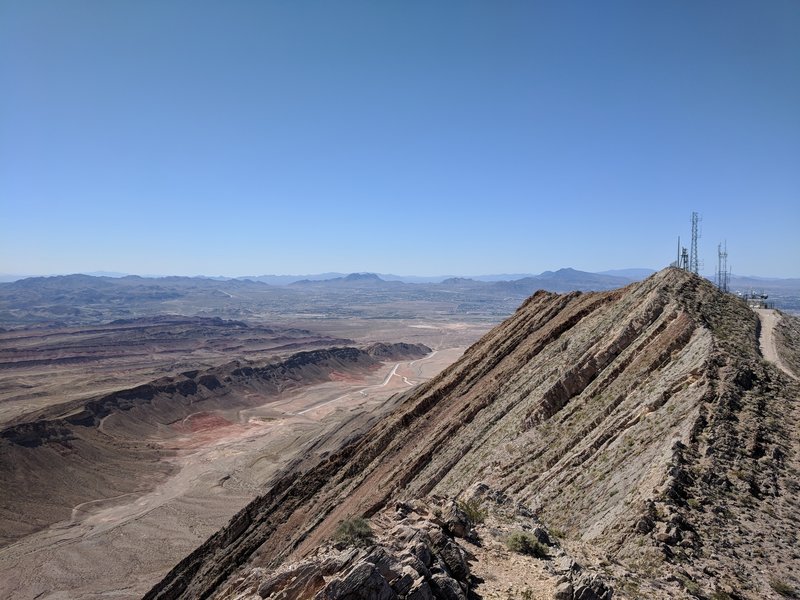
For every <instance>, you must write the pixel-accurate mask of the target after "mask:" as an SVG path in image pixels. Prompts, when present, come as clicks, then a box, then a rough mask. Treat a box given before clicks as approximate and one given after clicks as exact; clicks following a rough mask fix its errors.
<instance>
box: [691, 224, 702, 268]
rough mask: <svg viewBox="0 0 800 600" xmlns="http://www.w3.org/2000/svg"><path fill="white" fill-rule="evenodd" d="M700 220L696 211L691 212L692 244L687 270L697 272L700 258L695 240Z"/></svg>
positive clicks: (697, 235)
mask: <svg viewBox="0 0 800 600" xmlns="http://www.w3.org/2000/svg"><path fill="white" fill-rule="evenodd" d="M699 222H700V215H698V214H697V213H696V212H693V213H692V246H691V250H690V253H689V270H690V271H691V272H692V273H694V274H697V273H698V271H700V258H699V257H698V255H697V240H698V238H699V237H700V233H699V231H698V223H699Z"/></svg>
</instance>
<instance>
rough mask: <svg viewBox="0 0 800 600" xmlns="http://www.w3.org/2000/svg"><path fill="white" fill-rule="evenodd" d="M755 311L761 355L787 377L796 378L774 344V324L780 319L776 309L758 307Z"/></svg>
mask: <svg viewBox="0 0 800 600" xmlns="http://www.w3.org/2000/svg"><path fill="white" fill-rule="evenodd" d="M756 313H758V318H759V319H761V338H760V340H759V344H760V346H761V354H762V356H763V357H764V358H765V359H766V360H768V361H770V362H771V363H774V364H775V365H776V366H777V367H778V368H779V369H780V370H781V371H783V372H784V373H786V374H787V375H788V376H789V377H791V378H793V379H797V377H798V376H797V375H796V374H795V373H793V372H792V370H791V369H790V368H789V367H788V365H786V363H784V362H783V361H782V360H781V357H780V355H779V354H778V349H777V347H776V346H775V326H776V325H777V324H778V322H779V321H780V315H779V314H778V311H776V310H772V309H766V308H759V309H756Z"/></svg>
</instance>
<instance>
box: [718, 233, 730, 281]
mask: <svg viewBox="0 0 800 600" xmlns="http://www.w3.org/2000/svg"><path fill="white" fill-rule="evenodd" d="M719 277H720V280H719V281H720V286H719V289H721V290H722V291H723V292H727V291H728V281H729V280H730V271H729V270H728V242H727V240H726V241H725V243H724V244H723V245H721V246H720V248H719Z"/></svg>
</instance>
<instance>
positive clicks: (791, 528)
mask: <svg viewBox="0 0 800 600" xmlns="http://www.w3.org/2000/svg"><path fill="white" fill-rule="evenodd" d="M782 318H783V319H786V320H787V322H788V323H790V325H789V326H785V327H782V328H781V329H780V335H779V336H777V339H778V340H779V343H780V344H782V345H783V346H789V347H794V348H796V347H797V340H796V339H795V336H796V332H797V328H796V324H794V323H793V322H792V321H791V318H789V317H786V316H784V317H782ZM758 335H759V325H758V318H757V317H756V315H755V314H754V313H753V312H752V311H751V310H750V309H748V308H747V306H746V305H745V304H744V303H743V302H742V301H741V300H739V299H737V298H735V297H733V296H731V295H728V294H723V293H721V292H719V291H718V290H716V289H715V288H714V287H713V286H712V285H710V284H709V283H708V282H707V281H704V280H702V279H701V278H699V277H697V276H694V275H692V274H690V273H686V272H684V271H680V270H677V269H666V270H664V271H661V272H659V273H657V274H655V275H654V276H652V277H650V278H649V279H647V280H645V281H643V282H641V283H637V284H632V285H630V286H628V287H626V288H622V289H620V290H615V291H611V292H601V293H591V294H580V293H572V294H565V295H555V294H549V293H545V292H537V293H536V294H534V295H533V296H532V297H531V298H529V299H528V300H527V301H526V302H525V303H524V304H523V305H522V306H521V307H520V308H519V309H518V310H517V312H516V313H515V314H514V315H513V316H512V317H510V318H509V319H507V320H506V321H505V322H504V323H502V324H501V325H499V326H498V327H496V328H495V329H493V330H492V331H491V332H489V333H488V334H487V335H486V336H485V337H484V338H483V339H481V340H480V341H479V342H478V343H476V344H475V345H473V346H472V347H471V348H470V349H469V350H468V351H467V352H466V353H465V355H464V356H463V358H462V359H461V360H459V361H458V362H457V363H456V364H454V365H453V366H452V367H451V368H449V369H447V370H446V371H444V372H443V373H442V374H440V375H439V376H438V377H437V378H435V379H433V380H431V381H429V382H428V383H426V384H424V385H422V386H420V387H418V388H415V389H414V390H412V391H410V392H409V393H408V394H407V397H405V398H404V400H403V402H402V403H400V404H399V405H398V408H397V409H396V410H395V412H394V413H393V414H391V415H390V416H389V417H387V418H386V419H384V420H383V421H381V422H380V423H378V424H376V425H375V426H374V427H373V428H372V429H371V430H370V431H368V432H366V433H364V434H363V435H360V436H358V437H357V438H355V439H353V440H352V441H350V442H349V443H347V444H345V445H344V446H343V447H342V448H341V449H340V450H339V451H337V452H335V453H333V454H330V455H328V456H325V457H323V458H322V459H321V460H314V461H312V460H309V461H307V462H306V463H305V464H299V465H295V466H294V467H293V468H292V469H290V470H287V471H286V472H284V473H283V474H282V475H281V476H279V477H277V478H275V480H274V481H272V482H271V484H270V486H269V491H268V492H267V493H266V494H264V495H263V496H261V497H260V498H258V499H256V500H255V501H254V502H252V503H251V504H250V505H249V506H248V507H247V508H246V509H244V510H243V511H242V512H241V513H239V514H238V515H237V516H236V517H235V518H234V519H233V520H232V521H231V523H230V524H229V525H228V526H227V527H226V528H224V529H223V530H221V531H220V532H218V533H217V534H215V535H214V536H212V537H211V538H210V539H209V540H208V541H207V542H206V543H205V544H204V545H203V546H201V547H200V548H198V549H197V550H196V551H195V552H194V553H193V554H192V555H190V556H188V557H187V558H186V559H184V561H182V562H181V563H180V564H179V565H177V566H176V567H175V569H173V571H172V572H171V573H170V574H169V575H168V576H167V577H166V578H165V579H164V580H163V581H162V582H160V583H159V584H158V585H157V586H155V587H154V588H153V589H152V590H151V592H150V593H149V594H148V596H147V597H148V598H179V597H186V598H190V597H191V598H206V597H211V596H213V595H214V594H215V593H216V591H217V590H219V589H223V588H225V586H227V585H230V581H233V580H235V578H237V577H242V576H244V575H243V574H246V573H248V572H250V571H251V570H252V569H254V568H263V569H267V570H271V569H275V568H277V567H278V566H279V565H280V564H282V563H283V564H287V565H291V564H294V563H298V562H299V561H302V560H305V559H306V558H307V557H309V556H312V555H313V553H314V552H315V551H316V549H317V548H319V547H321V546H323V545H324V544H326V543H328V542H329V540H330V539H331V538H332V536H333V533H334V531H335V528H336V526H337V524H338V523H339V522H341V521H342V520H344V519H345V518H348V517H350V516H352V515H363V516H366V517H371V518H373V519H374V518H375V517H376V516H378V515H380V514H382V511H384V510H386V509H387V507H390V506H392V505H394V504H395V503H396V502H411V501H414V500H424V499H425V498H431V497H447V498H456V497H462V496H463V495H464V494H466V493H467V492H468V490H469V489H470V488H471V486H472V485H473V484H474V483H475V482H478V481H483V482H485V483H486V484H487V485H488V487H489V488H490V489H493V490H496V491H497V493H499V494H503V496H504V497H505V498H508V499H510V500H511V501H512V502H515V503H519V504H521V505H524V506H527V507H529V508H530V509H531V511H532V515H535V517H536V519H537V520H538V521H539V522H541V523H542V524H543V525H546V526H547V527H548V528H549V531H550V532H558V533H557V535H556V537H557V538H558V539H559V540H560V547H562V548H563V549H564V551H565V552H568V553H569V556H570V557H572V558H570V560H575V561H576V563H577V564H580V565H584V568H587V569H596V570H598V572H602V574H603V578H604V580H605V581H607V582H608V586H609V587H613V588H614V589H615V590H616V591H615V592H614V594H615V597H649V598H675V597H678V598H680V597H685V598H688V597H698V596H700V597H711V596H712V595H713V596H714V597H717V598H763V597H770V596H771V595H774V594H776V592H775V590H784V591H785V590H789V592H792V590H797V589H798V587H799V586H800V581H798V579H797V578H798V575H797V569H796V565H797V561H798V558H799V557H798V555H797V550H796V548H797V547H798V540H797V531H798V530H797V526H796V524H797V522H798V521H799V520H800V506H799V504H798V503H799V502H800V500H798V498H799V496H798V491H800V489H798V481H799V480H800V476H799V474H800V470H798V469H799V468H800V460H799V459H798V456H799V455H798V450H800V439H798V438H799V437H800V427H799V426H798V406H799V405H800V402H799V401H798V397H800V389H799V388H798V384H797V382H796V380H794V378H792V377H791V376H790V375H788V374H786V373H783V372H781V371H780V370H778V369H777V368H776V367H775V366H774V365H772V364H770V363H768V362H766V361H764V360H763V359H762V357H761V355H760V353H759V349H758V348H759V345H758ZM787 340H788V341H787ZM790 351H791V350H790ZM780 352H783V353H786V352H787V351H786V350H785V348H783V349H782V348H779V353H780ZM787 362H789V364H791V362H790V361H787ZM359 574H361V575H364V576H365V577H367V579H369V577H371V575H370V576H368V575H367V574H366V571H363V572H362V571H359ZM361 575H359V576H361ZM454 575H455V576H454ZM449 576H450V577H451V578H452V579H454V580H455V581H456V582H457V583H458V584H459V587H461V589H462V591H464V588H463V585H466V586H467V588H469V587H470V586H471V585H472V584H471V583H470V580H469V576H468V575H467V574H464V575H463V577H459V576H458V575H457V574H454V573H453V572H452V570H451V572H450V575H449ZM324 577H325V576H324V575H323V579H324ZM337 577H338V575H337ZM385 579H386V578H385V577H384V580H385ZM226 581H227V582H228V583H226ZM376 581H377V580H376ZM587 581H588V583H587ZM325 582H326V585H328V583H329V582H328V580H325ZM386 582H387V584H388V585H389V587H390V588H391V585H392V584H391V582H390V581H388V580H386ZM462 584H463V585H462ZM337 585H338V584H337ZM342 585H343V584H342ZM375 585H378V584H377V583H376V584H375ZM579 585H580V586H582V587H580V590H579V594H580V595H579V596H577V597H586V598H590V597H593V596H591V595H590V594H594V595H595V596H599V595H600V594H602V593H604V592H602V590H600V589H599V587H598V589H597V590H594V588H592V582H591V581H589V580H586V581H582V582H580V583H579ZM603 585H606V584H605V583H603ZM443 589H444V588H443ZM576 589H577V588H576V582H575V581H573V580H571V579H564V580H563V581H560V583H559V584H558V587H557V590H558V594H559V596H558V597H569V594H573V595H574V594H575V593H576ZM598 592H600V594H598ZM376 593H378V592H376ZM386 593H388V592H386ZM393 593H395V594H396V593H397V592H396V591H394V592H393ZM454 593H455V592H454ZM787 593H788V592H787ZM583 594H586V595H585V596H583ZM376 597H377V596H376Z"/></svg>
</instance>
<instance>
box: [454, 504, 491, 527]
mask: <svg viewBox="0 0 800 600" xmlns="http://www.w3.org/2000/svg"><path fill="white" fill-rule="evenodd" d="M457 504H458V508H460V509H461V510H462V511H464V514H465V515H467V518H468V519H469V520H470V522H471V523H473V524H475V525H477V524H480V523H483V522H484V521H485V520H486V511H485V510H483V508H481V503H480V502H478V501H477V500H474V499H473V500H467V501H463V500H459V501H458V502H457Z"/></svg>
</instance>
